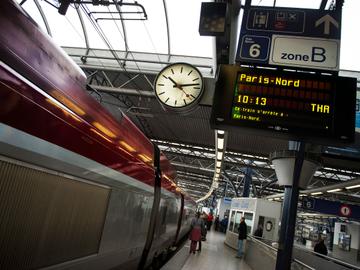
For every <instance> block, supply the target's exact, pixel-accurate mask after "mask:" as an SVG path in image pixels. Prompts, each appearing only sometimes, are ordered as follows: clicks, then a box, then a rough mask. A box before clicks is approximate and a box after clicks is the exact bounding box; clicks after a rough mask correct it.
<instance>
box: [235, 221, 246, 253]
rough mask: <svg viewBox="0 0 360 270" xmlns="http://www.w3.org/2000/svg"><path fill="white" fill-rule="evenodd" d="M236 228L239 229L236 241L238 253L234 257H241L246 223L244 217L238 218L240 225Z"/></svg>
mask: <svg viewBox="0 0 360 270" xmlns="http://www.w3.org/2000/svg"><path fill="white" fill-rule="evenodd" d="M238 230H239V241H238V253H237V255H236V257H237V258H241V257H242V256H243V255H244V252H243V247H244V240H245V239H246V235H247V225H246V222H245V218H244V217H242V218H241V220H240V225H239V229H238Z"/></svg>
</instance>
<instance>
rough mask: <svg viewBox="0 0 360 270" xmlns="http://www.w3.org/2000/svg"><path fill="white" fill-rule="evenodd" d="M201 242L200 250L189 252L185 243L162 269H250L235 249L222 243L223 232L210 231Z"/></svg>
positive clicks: (188, 247)
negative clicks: (238, 256)
mask: <svg viewBox="0 0 360 270" xmlns="http://www.w3.org/2000/svg"><path fill="white" fill-rule="evenodd" d="M206 238H207V239H206V241H203V242H202V250H201V252H197V253H196V254H189V251H190V242H189V243H187V244H186V245H185V246H184V247H183V248H182V249H181V250H180V251H179V252H178V253H177V255H175V256H174V257H173V258H172V259H171V260H170V261H169V262H168V263H167V264H166V265H165V266H164V267H163V268H162V269H163V270H193V269H196V270H219V269H221V270H251V268H250V267H249V266H248V265H247V264H246V263H245V261H244V260H243V259H238V258H236V257H235V256H236V251H235V250H233V249H232V248H229V247H228V246H226V245H225V244H224V240H225V234H223V233H220V232H216V231H210V232H208V233H207V236H206Z"/></svg>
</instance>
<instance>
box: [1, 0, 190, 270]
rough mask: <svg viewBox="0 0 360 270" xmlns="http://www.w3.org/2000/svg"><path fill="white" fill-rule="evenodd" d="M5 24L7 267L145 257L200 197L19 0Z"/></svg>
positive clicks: (125, 263) (5, 14)
mask: <svg viewBox="0 0 360 270" xmlns="http://www.w3.org/2000/svg"><path fill="white" fill-rule="evenodd" d="M0 25H1V31H0V269H36V268H47V269H142V268H146V267H148V266H149V265H150V264H151V262H152V261H153V258H155V257H158V256H159V255H160V254H163V253H164V252H166V250H167V249H168V248H170V247H172V246H174V245H177V244H179V241H180V239H182V238H183V237H184V236H185V235H186V234H187V233H188V231H189V229H190V221H191V218H192V217H193V214H194V210H195V202H194V201H193V200H192V199H191V198H190V197H188V196H187V195H186V194H184V193H183V192H182V191H181V190H180V189H179V188H178V187H177V186H176V184H175V182H174V178H175V176H176V175H175V171H174V169H173V168H172V166H171V164H170V163H169V161H168V160H167V159H166V157H165V156H164V155H163V154H162V153H161V152H160V151H159V149H158V147H157V146H156V145H154V144H153V143H152V142H151V141H150V140H149V139H147V138H146V137H145V136H144V134H143V133H142V132H141V131H140V130H139V129H138V128H137V127H136V126H135V125H134V124H133V123H132V122H131V121H130V120H129V119H128V118H127V117H126V116H125V115H123V117H122V119H121V120H120V122H119V121H116V120H115V119H114V118H113V117H112V116H111V115H110V113H109V112H107V111H106V110H105V109H104V108H103V107H102V106H101V105H100V104H98V103H97V102H96V101H95V100H94V99H93V98H92V97H91V96H89V95H88V93H87V92H86V90H85V87H86V85H85V81H86V78H85V76H84V73H83V72H82V71H81V70H80V68H79V67H78V66H76V65H75V64H74V63H73V61H72V60H71V59H70V58H69V57H68V56H67V55H66V54H65V53H64V52H63V51H62V50H61V49H60V48H59V47H57V46H56V45H55V44H54V43H53V42H52V41H51V39H50V38H49V37H48V36H47V35H46V34H44V33H43V32H42V31H41V29H40V28H39V27H38V26H37V24H36V23H35V22H34V21H33V20H32V19H31V18H30V17H29V15H28V14H27V13H26V12H25V11H24V10H23V9H22V8H21V7H20V6H19V5H18V4H17V3H16V2H13V1H11V0H2V1H0Z"/></svg>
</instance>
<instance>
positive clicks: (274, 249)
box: [248, 235, 316, 270]
mask: <svg viewBox="0 0 360 270" xmlns="http://www.w3.org/2000/svg"><path fill="white" fill-rule="evenodd" d="M248 238H249V239H251V241H253V242H255V243H257V244H259V245H262V246H264V247H266V248H268V249H270V250H272V251H274V252H275V253H277V251H278V249H277V248H275V247H273V246H272V245H269V244H267V243H265V241H269V240H267V239H264V238H260V237H254V236H251V235H249V236H248ZM269 242H270V241H269ZM292 261H293V262H295V263H297V264H299V265H301V266H302V267H303V268H304V269H309V270H316V269H315V268H313V267H311V266H309V265H307V264H306V263H304V262H302V261H300V260H298V259H292Z"/></svg>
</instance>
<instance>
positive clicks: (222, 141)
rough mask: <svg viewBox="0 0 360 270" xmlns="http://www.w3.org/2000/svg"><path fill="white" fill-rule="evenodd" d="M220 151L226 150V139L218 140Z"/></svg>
mask: <svg viewBox="0 0 360 270" xmlns="http://www.w3.org/2000/svg"><path fill="white" fill-rule="evenodd" d="M217 147H218V149H224V138H218V145H217Z"/></svg>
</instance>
